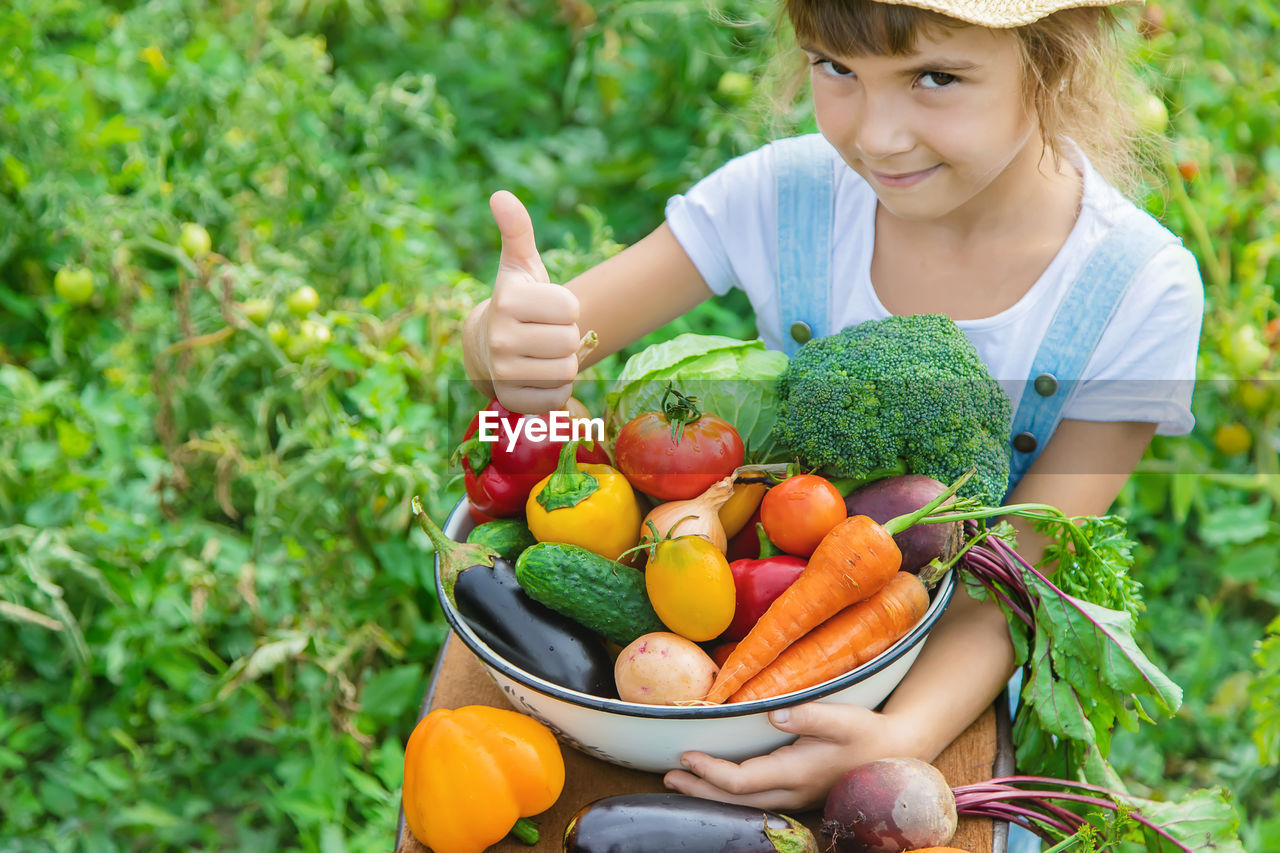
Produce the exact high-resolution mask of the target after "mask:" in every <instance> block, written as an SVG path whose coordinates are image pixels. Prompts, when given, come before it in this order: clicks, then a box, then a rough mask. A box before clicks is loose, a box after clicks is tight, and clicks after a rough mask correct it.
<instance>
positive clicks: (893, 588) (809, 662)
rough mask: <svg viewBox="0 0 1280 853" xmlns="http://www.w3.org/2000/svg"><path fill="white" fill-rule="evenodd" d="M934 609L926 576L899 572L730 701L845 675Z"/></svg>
mask: <svg viewBox="0 0 1280 853" xmlns="http://www.w3.org/2000/svg"><path fill="white" fill-rule="evenodd" d="M928 609H929V591H928V590H927V589H925V585H924V583H923V582H922V581H921V580H920V578H918V577H916V576H915V575H913V574H911V573H910V572H898V573H897V574H895V575H894V576H893V577H891V578H890V579H889V582H888V583H886V584H885V585H884V586H882V587H880V589H879V590H877V591H876V592H875V594H873V595H872V596H871V597H870V598H867V599H864V600H862V601H860V602H858V603H857V604H852V605H850V606H848V607H846V608H845V609H843V610H841V611H840V612H839V613H837V614H836V615H835V616H832V617H831V618H830V619H828V620H827V621H825V622H823V623H822V624H821V625H819V626H818V627H816V628H814V629H813V630H812V631H810V632H809V633H807V634H805V635H804V636H803V637H801V638H800V639H799V640H796V641H795V642H794V643H792V644H791V645H789V646H787V648H786V649H785V650H783V652H782V654H780V655H778V656H777V657H776V658H774V660H773V662H772V663H770V664H769V665H768V666H766V667H765V668H764V669H762V670H761V671H760V672H759V673H758V674H757V675H755V676H754V677H753V678H751V679H750V680H748V681H747V683H746V684H744V685H742V687H741V688H739V689H738V691H737V692H735V693H734V694H733V695H732V696H730V697H729V701H730V702H749V701H750V700H752V699H767V698H769V697H771V696H781V695H782V694H783V693H791V692H792V691H795V690H803V689H804V688H806V687H812V686H813V685H815V684H821V683H822V682H824V681H829V680H830V679H832V678H835V677H837V676H840V675H844V674H845V673H846V672H849V671H850V670H852V669H853V668H855V667H858V666H861V665H862V664H864V663H866V662H867V661H869V660H871V659H872V658H874V657H875V656H876V655H878V654H880V653H881V652H883V651H884V650H885V649H887V648H889V647H890V646H892V645H893V644H894V643H896V642H897V641H898V640H900V639H902V637H903V636H905V635H906V633H907V632H908V631H910V630H911V628H912V626H914V625H915V624H916V623H917V622H919V621H920V618H921V617H922V616H924V613H925V611H926V610H928Z"/></svg>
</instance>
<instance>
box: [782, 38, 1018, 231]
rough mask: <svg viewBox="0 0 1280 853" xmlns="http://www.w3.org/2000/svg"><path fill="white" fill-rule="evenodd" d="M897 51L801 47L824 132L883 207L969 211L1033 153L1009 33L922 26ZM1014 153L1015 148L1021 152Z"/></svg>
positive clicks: (917, 214) (930, 212)
mask: <svg viewBox="0 0 1280 853" xmlns="http://www.w3.org/2000/svg"><path fill="white" fill-rule="evenodd" d="M915 48H916V52H915V53H912V54H909V55H903V56H873V55H867V56H858V57H837V56H828V55H826V54H824V53H823V50H822V49H821V48H817V47H812V46H806V51H805V52H806V53H807V54H808V55H809V59H810V63H811V78H812V83H813V99H814V110H815V113H816V117H817V121H818V126H819V128H820V129H821V130H822V133H823V135H824V136H825V137H826V138H827V139H828V140H829V141H830V142H831V144H832V145H834V146H835V148H836V150H837V151H839V152H840V154H841V156H842V157H843V158H844V160H845V161H846V162H847V163H848V164H849V165H850V166H851V167H852V168H853V169H854V170H855V171H857V172H858V173H859V174H860V175H862V177H864V178H865V179H866V180H867V181H868V183H870V184H871V186H872V188H873V189H874V190H875V193H876V196H877V197H878V198H879V200H880V203H881V205H883V206H884V207H885V208H886V209H888V211H889V212H891V213H892V214H894V215H896V216H898V217H900V218H903V219H909V220H918V221H935V220H942V219H944V218H946V217H948V216H949V215H951V216H955V217H961V218H963V219H968V218H969V217H970V216H971V215H972V214H973V213H976V212H978V211H977V209H975V208H974V206H973V205H971V204H970V202H975V201H977V202H978V203H980V204H982V208H983V209H986V210H988V211H989V207H988V205H989V204H991V203H998V202H999V201H1000V199H1001V197H1004V198H1011V197H1012V196H1011V195H1009V194H1008V193H1007V189H1008V188H1010V187H1013V186H1016V185H1017V182H1018V181H1019V180H1020V179H1021V177H1022V175H1023V170H1024V169H1028V168H1029V169H1031V170H1034V169H1035V168H1037V163H1038V161H1039V156H1040V150H1041V148H1040V145H1039V134H1038V132H1037V123H1036V120H1035V116H1034V115H1033V114H1032V112H1031V109H1030V108H1029V106H1028V105H1027V103H1026V99H1025V96H1024V94H1023V90H1022V69H1021V64H1020V61H1019V55H1018V49H1017V43H1016V41H1015V37H1014V36H1013V35H1011V34H1009V33H1004V32H1000V31H998V30H988V29H984V28H981V27H968V26H966V27H960V28H956V29H941V28H932V29H931V30H927V31H924V32H921V33H920V35H919V37H918V38H917V40H916V45H915ZM1020 155H1021V156H1020Z"/></svg>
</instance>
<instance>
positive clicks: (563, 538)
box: [525, 441, 641, 560]
mask: <svg viewBox="0 0 1280 853" xmlns="http://www.w3.org/2000/svg"><path fill="white" fill-rule="evenodd" d="M577 445H578V442H576V441H570V442H568V443H566V444H565V446H564V447H563V448H561V450H560V462H559V464H558V465H557V466H556V470H554V471H552V472H551V473H550V474H548V475H547V476H546V477H543V478H542V479H541V480H539V481H538V484H537V485H535V486H534V487H533V491H531V492H530V493H529V500H528V502H527V503H526V504H525V521H526V522H527V523H528V525H529V532H530V533H532V534H533V537H534V538H535V539H537V540H538V541H539V542H567V543H569V544H571V545H577V546H579V547H582V548H586V549H587V550H588V551H594V552H595V553H597V554H599V555H600V556H602V557H607V558H609V559H610V560H616V559H618V557H620V556H621V555H622V552H624V551H626V550H627V549H629V548H631V547H632V546H634V545H635V544H636V543H637V542H639V541H640V521H641V517H640V504H639V502H638V501H637V500H636V493H635V490H634V489H632V488H631V484H630V483H629V482H627V478H626V477H625V476H623V474H622V472H621V471H619V470H617V469H616V468H613V467H612V466H609V465H598V464H593V463H590V462H578V461H576V459H575V458H574V454H575V453H576V452H577Z"/></svg>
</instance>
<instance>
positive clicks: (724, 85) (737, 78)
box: [716, 71, 755, 100]
mask: <svg viewBox="0 0 1280 853" xmlns="http://www.w3.org/2000/svg"><path fill="white" fill-rule="evenodd" d="M754 89H755V81H754V80H752V79H751V76H750V75H749V74H743V73H742V72H741V71H726V72H724V73H723V74H721V75H720V81H719V82H718V83H716V92H718V93H719V94H720V95H723V96H724V97H726V98H734V99H737V100H745V99H746V98H748V97H750V96H751V93H752V91H753V90H754Z"/></svg>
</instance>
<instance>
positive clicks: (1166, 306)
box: [666, 145, 1204, 435]
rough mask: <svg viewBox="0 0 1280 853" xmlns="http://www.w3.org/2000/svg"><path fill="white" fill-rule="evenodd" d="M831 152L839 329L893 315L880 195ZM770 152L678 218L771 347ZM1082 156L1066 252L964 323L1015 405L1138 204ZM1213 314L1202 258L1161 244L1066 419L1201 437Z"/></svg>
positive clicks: (732, 170)
mask: <svg viewBox="0 0 1280 853" xmlns="http://www.w3.org/2000/svg"><path fill="white" fill-rule="evenodd" d="M1070 147H1072V148H1075V146H1070ZM827 148H828V150H830V152H831V168H832V172H833V175H834V184H833V192H834V214H833V215H834V220H833V228H832V256H831V270H832V275H831V279H832V282H833V286H832V289H831V294H830V297H829V300H828V305H829V306H830V310H831V311H832V312H833V318H832V320H833V322H831V324H830V329H831V331H833V332H834V331H837V330H839V329H843V328H846V327H848V326H852V325H856V324H858V323H861V322H864V321H867V320H880V319H884V318H885V317H888V316H889V311H888V310H887V309H886V308H885V307H884V305H883V304H882V303H881V302H880V300H879V298H878V297H877V296H876V292H875V288H874V287H873V286H872V283H871V272H870V271H871V252H872V247H873V245H874V242H875V241H874V233H875V211H876V196H875V192H874V191H873V190H872V189H871V186H870V185H869V184H868V183H867V182H866V181H865V180H863V178H862V177H861V176H860V175H858V173H857V172H855V171H854V170H853V169H851V168H850V167H849V166H848V165H847V164H846V163H845V162H844V161H843V160H842V159H841V158H840V157H839V155H838V154H837V153H836V151H835V149H833V148H830V147H829V146H828V147H827ZM768 149H769V146H767V145H766V146H764V147H763V148H759V149H757V150H755V151H753V152H751V153H749V154H744V155H742V156H740V157H737V158H735V159H733V160H731V161H729V162H728V163H726V164H725V165H724V166H722V167H721V168H719V169H718V170H716V171H715V172H713V173H712V174H711V175H708V176H707V177H706V178H704V179H703V180H701V181H699V182H698V183H697V184H696V185H695V186H694V187H693V188H692V189H690V190H689V191H688V192H687V193H686V194H684V195H677V196H674V197H673V198H672V199H671V200H670V201H669V202H668V203H667V209H666V217H667V222H668V224H669V226H670V227H671V230H672V232H673V233H674V234H675V237H676V239H677V240H678V241H679V243H680V245H681V246H682V247H683V248H684V250H685V252H686V253H687V254H688V255H689V258H690V259H691V260H692V261H693V263H694V266H696V267H697V269H698V272H699V273H701V275H702V278H703V280H704V281H705V282H706V284H707V286H708V287H709V288H711V290H712V291H714V292H715V293H718V294H723V293H726V292H728V291H729V289H730V288H733V287H740V288H742V289H743V290H744V291H745V292H746V294H747V297H748V298H749V299H750V301H751V305H752V307H753V308H754V309H755V313H756V320H757V326H758V328H759V330H760V337H761V339H762V340H763V341H764V342H765V344H766V345H767V346H768V347H769V348H770V349H782V343H781V341H782V334H783V332H782V330H781V328H780V327H781V324H782V319H781V313H780V311H779V306H778V287H777V280H776V274H777V273H776V271H777V242H778V238H777V203H776V196H777V192H776V186H775V177H774V167H773V157H772V156H771V155H770V153H769V150H768ZM1071 158H1072V160H1073V161H1074V162H1075V165H1076V167H1077V168H1079V169H1080V171H1081V172H1082V173H1083V175H1084V193H1083V201H1082V207H1081V213H1080V216H1079V218H1078V219H1077V221H1076V224H1075V226H1074V227H1073V228H1072V230H1071V233H1070V235H1069V236H1068V237H1067V240H1066V242H1065V243H1064V244H1063V245H1062V248H1061V249H1059V251H1058V254H1057V255H1056V256H1055V257H1054V259H1053V261H1052V262H1050V264H1049V266H1048V267H1047V268H1046V269H1045V271H1044V273H1043V274H1042V275H1041V276H1040V278H1039V280H1038V281H1036V283H1035V284H1034V285H1033V286H1032V287H1031V289H1030V290H1028V291H1027V292H1026V294H1024V295H1023V297H1022V298H1021V299H1019V300H1018V302H1017V303H1015V304H1014V305H1013V306H1011V307H1009V308H1007V309H1006V310H1004V311H1001V312H1000V313H998V314H995V315H993V316H991V317H984V318H981V319H977V320H961V321H959V322H958V323H957V325H959V327H960V328H961V329H962V330H963V331H964V332H965V334H966V335H967V336H968V338H969V340H970V341H971V342H972V343H973V345H974V346H975V347H976V348H977V350H978V353H979V355H981V356H982V359H983V360H984V361H985V362H986V364H987V367H988V368H989V369H990V371H991V375H992V376H994V377H995V378H996V380H997V381H999V382H1000V384H1001V386H1002V387H1003V388H1004V389H1005V391H1006V392H1007V393H1008V394H1009V396H1010V399H1012V401H1013V404H1014V407H1015V410H1016V407H1017V404H1018V401H1019V399H1020V397H1021V395H1022V389H1023V385H1024V383H1025V382H1026V379H1027V374H1028V372H1029V371H1030V369H1031V362H1032V359H1033V358H1034V357H1035V354H1036V351H1037V350H1038V349H1039V346H1040V342H1041V340H1042V338H1043V337H1044V335H1045V332H1046V331H1047V330H1048V327H1049V323H1050V321H1051V320H1052V319H1053V316H1054V313H1055V312H1056V310H1057V307H1058V305H1059V303H1060V302H1061V301H1062V300H1063V299H1064V298H1065V296H1066V294H1067V292H1068V290H1069V288H1070V285H1071V283H1072V282H1073V281H1074V280H1075V278H1076V276H1077V275H1078V273H1079V272H1080V269H1081V267H1082V266H1083V265H1084V263H1085V261H1086V259H1087V258H1088V257H1089V255H1090V253H1091V252H1092V251H1093V249H1094V248H1095V247H1096V246H1097V245H1098V243H1099V242H1100V241H1101V240H1102V238H1103V236H1104V235H1105V234H1106V233H1107V231H1108V230H1109V229H1110V228H1112V227H1114V225H1115V223H1116V222H1117V221H1118V220H1119V219H1120V218H1121V215H1122V214H1126V213H1130V212H1132V210H1133V208H1134V206H1133V204H1132V203H1131V202H1130V201H1129V200H1127V199H1126V198H1125V197H1124V196H1123V195H1121V194H1120V193H1119V192H1118V191H1117V190H1116V189H1115V188H1114V187H1112V186H1111V185H1110V184H1108V183H1107V182H1106V181H1105V180H1104V179H1103V178H1102V176H1101V175H1099V174H1098V173H1097V172H1096V171H1095V170H1094V169H1093V167H1092V166H1091V165H1090V164H1089V162H1088V160H1087V158H1085V157H1084V155H1083V153H1082V152H1080V151H1079V149H1078V148H1075V150H1074V152H1071ZM1144 215H1145V214H1144ZM1203 311H1204V287H1203V285H1202V284H1201V281H1200V271H1199V268H1198V267H1197V265H1196V260H1195V257H1194V256H1193V255H1192V254H1191V253H1190V252H1188V251H1187V250H1186V249H1185V248H1183V247H1182V246H1181V245H1180V244H1171V245H1169V246H1167V247H1165V248H1163V249H1161V250H1160V251H1159V252H1158V253H1157V254H1156V255H1155V256H1154V257H1152V258H1151V260H1150V261H1148V262H1147V263H1146V265H1145V266H1144V267H1143V268H1142V269H1141V270H1140V271H1139V273H1138V275H1137V276H1136V277H1135V279H1134V280H1133V282H1132V283H1131V284H1130V287H1129V289H1128V291H1127V292H1126V294H1125V296H1124V297H1123V299H1122V300H1121V302H1120V305H1119V306H1118V308H1117V310H1116V313H1115V315H1114V316H1113V318H1112V320H1111V322H1110V323H1109V325H1108V326H1107V327H1106V329H1105V331H1104V332H1103V334H1102V338H1101V340H1100V341H1099V342H1098V346H1097V348H1096V349H1095V350H1094V353H1093V355H1092V357H1091V358H1090V360H1089V362H1088V365H1087V367H1086V368H1085V372H1084V375H1083V376H1082V377H1080V380H1081V381H1080V383H1079V387H1078V388H1077V389H1076V393H1075V395H1074V396H1073V397H1072V398H1071V400H1070V402H1069V403H1068V404H1067V406H1066V407H1065V409H1064V410H1063V417H1064V418H1074V419H1078V420H1086V421H1115V420H1133V421H1146V422H1154V423H1156V424H1158V427H1157V432H1159V433H1160V434H1162V435H1182V434H1185V433H1187V432H1190V431H1191V428H1192V426H1193V425H1194V424H1195V419H1194V418H1193V417H1192V415H1191V393H1192V390H1193V386H1194V380H1195V368H1196V351H1197V348H1198V346H1199V338H1200V321H1201V317H1202V314H1203ZM1015 415H1016V411H1015Z"/></svg>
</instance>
